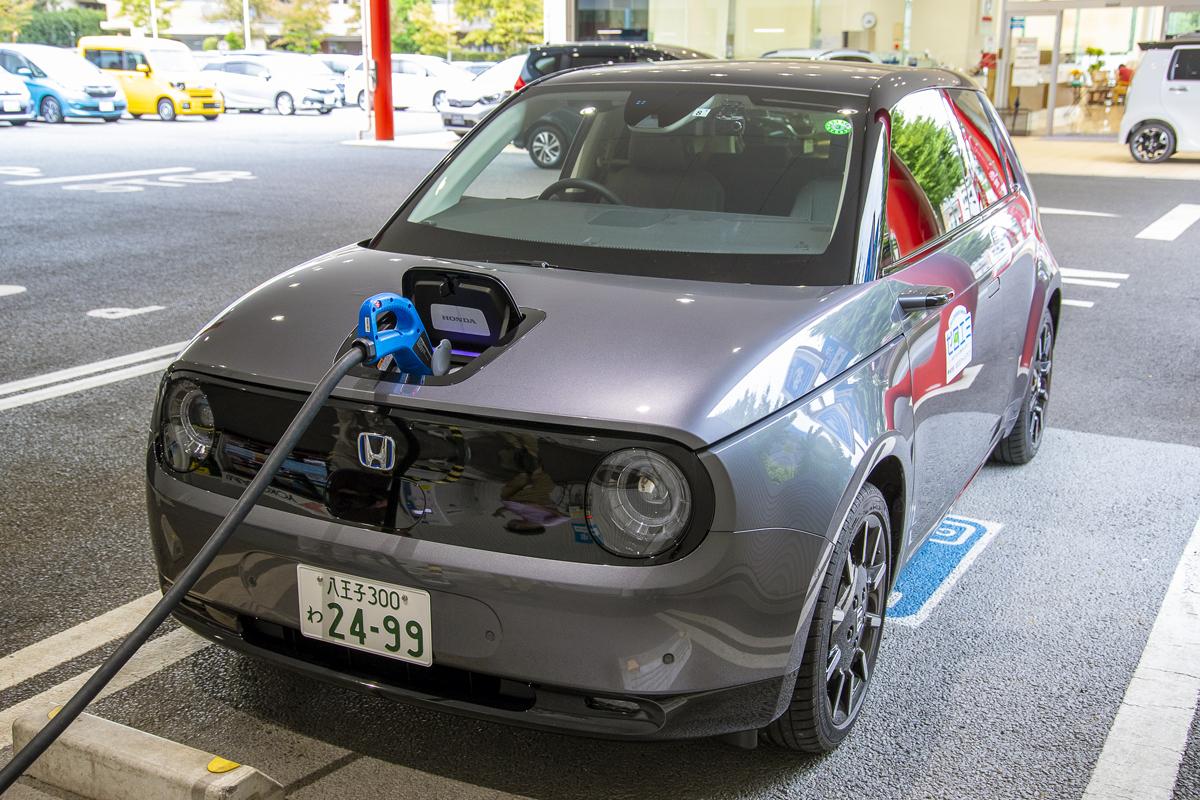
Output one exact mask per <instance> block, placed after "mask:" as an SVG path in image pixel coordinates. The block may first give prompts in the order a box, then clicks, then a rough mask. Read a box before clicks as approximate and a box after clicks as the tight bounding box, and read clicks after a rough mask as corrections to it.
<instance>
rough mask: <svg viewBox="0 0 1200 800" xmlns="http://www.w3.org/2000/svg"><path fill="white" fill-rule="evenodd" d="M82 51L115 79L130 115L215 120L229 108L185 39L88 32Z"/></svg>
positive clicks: (83, 38) (82, 42)
mask: <svg viewBox="0 0 1200 800" xmlns="http://www.w3.org/2000/svg"><path fill="white" fill-rule="evenodd" d="M79 54H80V55H81V56H83V57H84V58H85V59H87V60H88V61H90V62H91V63H92V64H94V65H95V66H96V67H98V68H100V69H101V70H104V72H106V73H107V74H109V75H111V76H113V77H114V78H116V80H117V82H118V83H119V84H120V86H121V89H122V90H123V91H124V93H125V99H126V101H127V103H128V110H129V114H130V116H132V117H133V118H134V119H137V118H138V117H140V116H142V115H143V114H158V116H159V117H161V118H162V119H163V120H165V121H167V122H170V121H173V120H174V119H175V118H176V117H180V116H202V117H204V118H205V119H207V120H214V119H216V118H217V117H218V116H220V114H221V112H223V111H224V110H225V104H224V101H223V100H222V99H221V93H220V92H218V91H217V87H216V86H215V85H214V83H213V81H212V80H211V78H209V77H205V76H203V75H202V74H201V72H200V64H199V63H198V62H197V61H196V59H195V58H193V57H192V51H191V50H189V49H188V47H187V45H185V44H184V43H183V42H177V41H175V40H174V39H162V38H159V39H147V38H142V37H139V38H133V37H130V36H84V37H82V38H81V39H80V40H79Z"/></svg>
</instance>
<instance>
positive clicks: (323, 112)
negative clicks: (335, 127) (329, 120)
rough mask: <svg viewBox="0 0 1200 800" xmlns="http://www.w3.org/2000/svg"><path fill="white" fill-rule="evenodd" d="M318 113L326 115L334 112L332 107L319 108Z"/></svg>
mask: <svg viewBox="0 0 1200 800" xmlns="http://www.w3.org/2000/svg"><path fill="white" fill-rule="evenodd" d="M317 113H318V114H320V115H321V116H324V115H326V114H332V113H333V109H332V108H318V109H317Z"/></svg>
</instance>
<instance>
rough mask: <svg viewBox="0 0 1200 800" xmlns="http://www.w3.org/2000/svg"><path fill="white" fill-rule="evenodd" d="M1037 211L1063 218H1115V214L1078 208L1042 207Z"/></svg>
mask: <svg viewBox="0 0 1200 800" xmlns="http://www.w3.org/2000/svg"><path fill="white" fill-rule="evenodd" d="M1038 211H1040V212H1042V213H1043V214H1050V215H1057V216H1065V217H1110V218H1111V217H1115V216H1117V215H1116V214H1109V213H1108V212H1106V211H1084V210H1082V209H1078V208H1050V207H1047V206H1042V207H1041V208H1039V209H1038Z"/></svg>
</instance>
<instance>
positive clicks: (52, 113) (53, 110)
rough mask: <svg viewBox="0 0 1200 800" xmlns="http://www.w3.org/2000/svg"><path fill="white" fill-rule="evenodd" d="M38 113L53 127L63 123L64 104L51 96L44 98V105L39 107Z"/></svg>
mask: <svg viewBox="0 0 1200 800" xmlns="http://www.w3.org/2000/svg"><path fill="white" fill-rule="evenodd" d="M38 113H39V114H40V116H41V118H42V119H43V120H45V121H46V122H48V123H50V124H51V125H57V124H59V123H60V122H62V121H63V110H62V104H61V103H59V102H58V100H57V99H55V98H53V97H51V96H50V95H46V96H45V97H43V98H42V103H41V105H40V106H38Z"/></svg>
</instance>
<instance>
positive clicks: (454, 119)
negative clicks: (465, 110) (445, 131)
mask: <svg viewBox="0 0 1200 800" xmlns="http://www.w3.org/2000/svg"><path fill="white" fill-rule="evenodd" d="M450 124H451V125H462V124H463V115H462V114H451V115H450Z"/></svg>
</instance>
